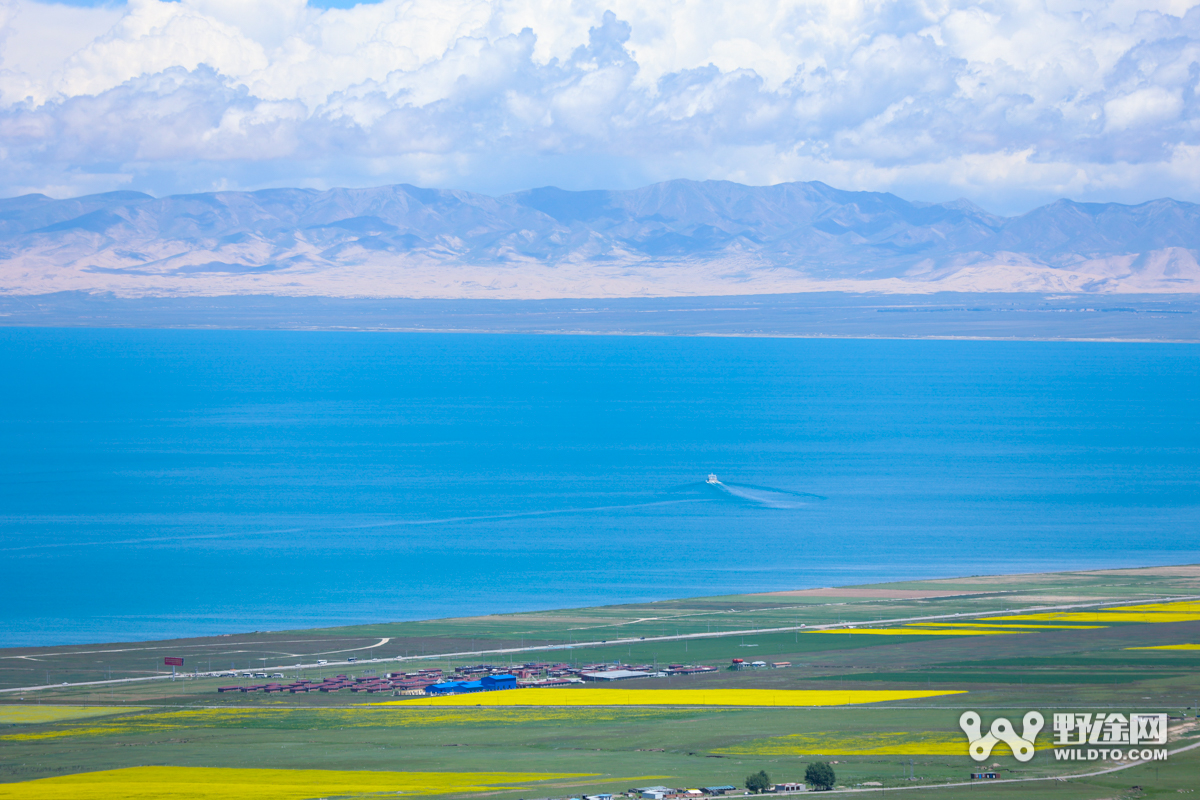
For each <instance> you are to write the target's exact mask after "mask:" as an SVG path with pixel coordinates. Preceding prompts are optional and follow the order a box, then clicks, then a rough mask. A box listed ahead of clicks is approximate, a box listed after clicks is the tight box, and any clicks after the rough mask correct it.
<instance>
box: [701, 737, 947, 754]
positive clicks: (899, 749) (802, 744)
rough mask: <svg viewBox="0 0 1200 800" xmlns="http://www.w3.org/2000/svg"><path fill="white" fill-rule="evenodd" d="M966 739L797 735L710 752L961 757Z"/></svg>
mask: <svg viewBox="0 0 1200 800" xmlns="http://www.w3.org/2000/svg"><path fill="white" fill-rule="evenodd" d="M967 745H968V742H967V739H966V737H965V736H963V735H962V734H961V733H957V734H954V733H946V732H943V731H925V732H896V733H887V732H883V731H880V732H872V733H860V734H852V733H841V732H837V731H830V732H826V733H797V734H793V735H791V736H774V737H772V738H770V739H758V740H756V741H752V742H745V743H744V744H739V745H734V746H732V747H722V748H720V749H718V750H713V751H712V752H714V753H720V754H722V755H734V756H803V755H824V756H897V755H904V756H908V755H921V756H965V755H966V754H967Z"/></svg>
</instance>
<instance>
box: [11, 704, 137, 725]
mask: <svg viewBox="0 0 1200 800" xmlns="http://www.w3.org/2000/svg"><path fill="white" fill-rule="evenodd" d="M145 710H146V709H144V708H140V707H126V706H0V725H37V724H40V723H44V722H63V721H64V720H68V719H87V718H88V717H105V716H108V715H109V714H127V713H129V712H130V711H145Z"/></svg>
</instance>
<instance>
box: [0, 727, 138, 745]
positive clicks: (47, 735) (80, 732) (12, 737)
mask: <svg viewBox="0 0 1200 800" xmlns="http://www.w3.org/2000/svg"><path fill="white" fill-rule="evenodd" d="M125 730H127V728H114V727H105V728H68V729H67V730H64V731H41V732H39V733H9V734H6V735H4V736H0V742H32V741H36V740H38V739H62V738H63V737H65V736H103V735H104V734H107V733H121V732H122V731H125Z"/></svg>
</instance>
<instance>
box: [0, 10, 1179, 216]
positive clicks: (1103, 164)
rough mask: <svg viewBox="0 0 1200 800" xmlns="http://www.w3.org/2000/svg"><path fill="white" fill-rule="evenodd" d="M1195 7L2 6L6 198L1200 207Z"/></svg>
mask: <svg viewBox="0 0 1200 800" xmlns="http://www.w3.org/2000/svg"><path fill="white" fill-rule="evenodd" d="M1198 83H1200V9H1196V8H1194V7H1193V5H1192V3H1190V2H1187V0H1161V1H1160V2H1155V0H1113V1H1112V2H1108V3H1105V2H1084V1H1083V0H1039V1H1037V2H1035V1H1034V0H992V1H991V2H987V3H982V2H963V1H961V0H873V1H870V2H868V1H866V0H804V1H802V0H745V2H742V3H737V4H734V3H727V2H716V0H691V1H690V2H677V1H676V0H664V2H659V3H646V2H644V0H639V2H634V0H612V1H611V2H598V1H597V0H574V2H571V3H561V2H550V1H549V0H383V2H379V3H372V4H363V5H358V6H355V7H354V8H350V9H328V10H322V9H317V8H313V7H310V6H308V5H307V4H306V3H305V2H304V0H254V2H246V1H245V0H181V2H160V0H129V2H128V3H127V4H125V5H121V6H101V7H97V8H91V9H80V8H73V7H72V8H67V7H65V6H60V5H55V4H47V3H38V2H32V0H0V154H2V155H3V156H4V159H3V162H0V164H2V166H0V185H2V188H0V191H3V192H4V194H7V195H12V194H17V193H21V192H25V191H48V192H54V193H57V194H63V193H71V192H73V191H95V190H96V189H98V188H118V187H120V188H140V189H144V190H147V191H151V192H155V193H163V192H174V191H203V190H207V189H212V188H236V187H242V188H258V187H262V186H277V185H305V186H330V185H367V184H377V183H384V182H401V181H408V182H415V183H424V184H433V185H438V186H446V187H458V188H467V189H474V190H480V191H487V192H493V193H494V192H500V191H507V190H512V189H518V188H525V187H528V186H532V185H541V184H547V183H553V184H557V185H560V186H565V187H568V188H590V187H610V188H616V187H622V186H631V185H638V184H642V183H646V182H650V181H653V180H659V179H664V178H670V177H691V178H728V179H732V180H741V181H744V182H751V183H771V182H777V181H784V180H808V179H821V180H825V181H827V182H829V183H832V184H835V185H838V186H843V187H845V188H854V189H878V190H893V191H897V192H898V193H900V194H904V195H906V196H909V197H914V198H920V199H931V200H945V199H951V198H953V197H955V196H959V195H965V196H967V197H970V198H971V199H973V200H975V201H977V202H979V203H981V204H983V205H985V206H989V207H991V208H993V209H995V210H997V211H1002V212H1004V211H1020V210H1024V209H1025V208H1027V207H1029V206H1030V205H1033V204H1035V203H1038V202H1044V201H1046V200H1049V199H1052V198H1054V197H1057V196H1060V195H1068V196H1072V197H1074V198H1076V199H1092V200H1109V199H1112V200H1122V201H1139V200H1144V199H1148V198H1150V197H1156V196H1161V195H1164V194H1171V195H1174V196H1177V197H1180V198H1182V199H1193V200H1200V189H1198V188H1197V187H1200V181H1198V180H1197V179H1198V178H1200V173H1198V172H1197V159H1196V157H1195V153H1196V151H1197V148H1198V147H1200V107H1198V105H1197V99H1196V91H1197V84H1198Z"/></svg>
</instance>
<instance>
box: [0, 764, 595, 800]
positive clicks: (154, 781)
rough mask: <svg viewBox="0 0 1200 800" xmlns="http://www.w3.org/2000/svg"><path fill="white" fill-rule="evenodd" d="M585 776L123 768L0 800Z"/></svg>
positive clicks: (508, 783)
mask: <svg viewBox="0 0 1200 800" xmlns="http://www.w3.org/2000/svg"><path fill="white" fill-rule="evenodd" d="M585 777H589V776H588V775H586V774H582V773H566V774H553V773H552V774H545V773H537V772H367V771H354V772H350V771H338V770H324V769H221V768H213V767H131V768H129V769H114V770H106V771H104V772H84V773H81V774H78V775H65V776H62V777H58V778H41V779H39V780H34V781H24V782H22V783H0V800H66V799H67V798H69V799H70V800H309V798H320V797H356V796H363V795H375V794H378V793H380V792H388V793H399V792H403V793H404V794H410V795H440V794H458V793H464V792H489V791H500V790H512V789H523V788H526V787H525V786H523V785H520V784H530V783H538V782H542V781H561V780H566V779H573V778H585Z"/></svg>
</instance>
